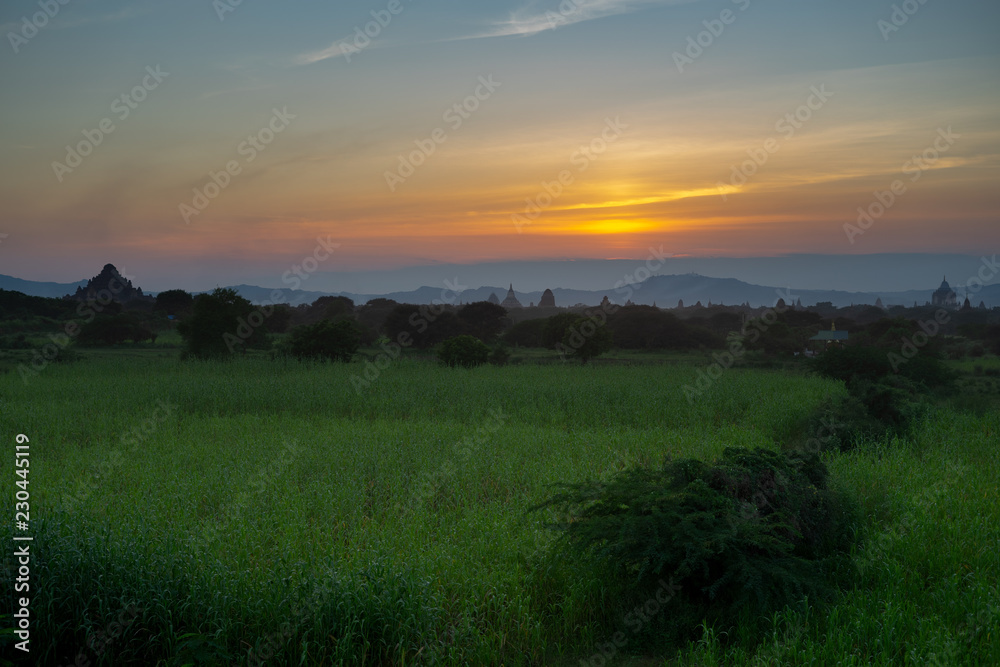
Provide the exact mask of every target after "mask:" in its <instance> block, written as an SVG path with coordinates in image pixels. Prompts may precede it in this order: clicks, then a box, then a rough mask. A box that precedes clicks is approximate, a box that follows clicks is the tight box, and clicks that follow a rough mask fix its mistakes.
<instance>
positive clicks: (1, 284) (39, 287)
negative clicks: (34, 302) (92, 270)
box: [0, 275, 87, 299]
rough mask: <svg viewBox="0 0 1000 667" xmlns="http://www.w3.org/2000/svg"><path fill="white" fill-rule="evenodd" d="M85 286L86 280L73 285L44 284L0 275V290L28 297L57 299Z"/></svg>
mask: <svg viewBox="0 0 1000 667" xmlns="http://www.w3.org/2000/svg"><path fill="white" fill-rule="evenodd" d="M86 286H87V281H86V280H80V281H77V282H75V283H46V282H38V281H36V280H22V279H20V278H14V277H13V276H4V275H0V289H5V290H8V291H11V292H20V293H21V294H27V295H28V296H44V297H49V298H57V299H58V298H62V297H64V296H66V295H68V294H74V293H75V292H76V290H77V289H79V288H81V287H86Z"/></svg>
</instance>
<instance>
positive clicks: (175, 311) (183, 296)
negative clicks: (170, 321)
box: [153, 289, 194, 319]
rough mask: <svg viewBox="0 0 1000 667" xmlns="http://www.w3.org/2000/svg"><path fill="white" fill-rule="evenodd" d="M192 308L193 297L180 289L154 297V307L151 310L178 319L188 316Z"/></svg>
mask: <svg viewBox="0 0 1000 667" xmlns="http://www.w3.org/2000/svg"><path fill="white" fill-rule="evenodd" d="M193 307H194V297H193V296H191V295H190V294H188V293H187V292H185V291H184V290H182V289H172V290H167V291H166V292H160V293H159V294H157V295H156V305H155V306H154V307H153V309H154V310H156V311H157V312H161V313H163V314H165V315H173V316H174V317H176V318H178V319H180V318H183V317H187V316H188V315H190V314H191V309H192V308H193Z"/></svg>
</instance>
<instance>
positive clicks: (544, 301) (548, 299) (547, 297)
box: [538, 289, 556, 308]
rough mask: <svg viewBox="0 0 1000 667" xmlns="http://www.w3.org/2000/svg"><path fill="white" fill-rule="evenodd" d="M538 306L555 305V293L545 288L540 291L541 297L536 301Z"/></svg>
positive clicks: (547, 306)
mask: <svg viewBox="0 0 1000 667" xmlns="http://www.w3.org/2000/svg"><path fill="white" fill-rule="evenodd" d="M538 307H539V308H555V307H556V295H555V294H553V293H552V290H550V289H547V290H545V291H544V292H542V298H541V300H540V301H539V302H538Z"/></svg>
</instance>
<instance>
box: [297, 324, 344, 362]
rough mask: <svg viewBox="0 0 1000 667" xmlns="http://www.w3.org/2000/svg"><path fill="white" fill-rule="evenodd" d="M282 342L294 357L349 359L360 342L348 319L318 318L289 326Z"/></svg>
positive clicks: (331, 359) (332, 359) (333, 359)
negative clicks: (290, 327)
mask: <svg viewBox="0 0 1000 667" xmlns="http://www.w3.org/2000/svg"><path fill="white" fill-rule="evenodd" d="M286 345H287V349H288V352H289V353H290V354H291V355H292V356H294V357H296V358H298V359H328V360H330V361H350V360H351V357H353V356H354V354H355V353H356V352H357V351H358V347H359V346H360V345H361V332H360V330H359V328H358V326H357V324H355V323H354V322H353V321H351V320H340V321H339V322H333V321H331V320H320V321H319V322H316V323H314V324H306V325H303V326H300V327H295V328H294V329H292V331H291V333H289V334H288V340H287V341H286Z"/></svg>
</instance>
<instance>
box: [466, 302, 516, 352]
mask: <svg viewBox="0 0 1000 667" xmlns="http://www.w3.org/2000/svg"><path fill="white" fill-rule="evenodd" d="M458 319H460V320H461V321H462V323H463V324H464V325H465V328H466V331H467V332H468V333H469V334H470V335H472V336H475V337H476V338H478V339H479V340H481V341H483V342H484V343H489V342H490V341H492V340H494V339H495V338H496V337H497V336H499V335H500V333H501V332H502V331H503V330H504V329H505V328H507V326H508V324H509V323H510V321H509V320H508V319H507V309H506V308H503V307H502V306H498V305H497V304H495V303H490V302H489V301H478V302H476V303H470V304H469V305H467V306H464V307H463V308H462V309H461V310H459V311H458Z"/></svg>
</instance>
